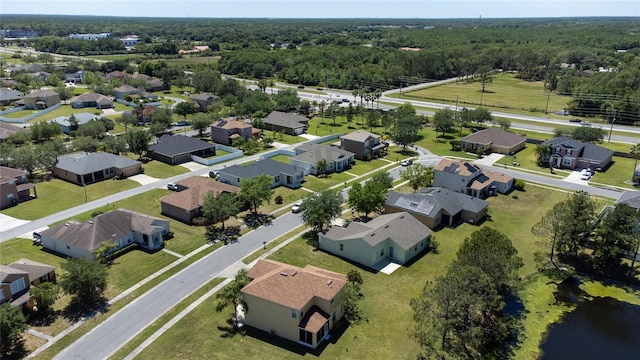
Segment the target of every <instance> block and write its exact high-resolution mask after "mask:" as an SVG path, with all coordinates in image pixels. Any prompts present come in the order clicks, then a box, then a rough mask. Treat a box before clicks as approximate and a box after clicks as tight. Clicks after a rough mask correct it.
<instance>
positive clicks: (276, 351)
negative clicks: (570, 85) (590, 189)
mask: <svg viewBox="0 0 640 360" xmlns="http://www.w3.org/2000/svg"><path fill="white" fill-rule="evenodd" d="M517 194H518V197H519V198H518V199H513V198H511V197H510V196H498V197H492V198H490V199H489V202H490V207H491V209H492V221H488V222H486V223H485V224H483V225H482V226H491V227H496V228H497V229H499V230H500V231H502V232H504V233H505V234H506V235H508V236H509V237H510V238H511V239H512V241H513V242H514V245H515V246H516V248H517V249H518V251H519V255H520V256H522V257H523V259H524V262H525V267H524V268H523V269H522V270H521V272H520V274H521V276H523V277H525V276H528V275H531V274H534V273H535V264H534V261H533V254H534V252H535V251H536V250H537V245H536V238H535V237H534V236H533V235H532V234H531V233H530V232H529V229H530V228H531V226H532V225H533V224H534V223H535V222H536V221H537V219H539V218H540V216H542V214H544V213H545V212H546V211H547V210H548V209H549V208H550V207H551V206H553V205H554V204H555V203H556V202H557V201H560V200H562V199H563V198H564V196H563V195H562V194H561V193H557V192H554V191H551V190H546V189H541V188H537V187H533V186H528V187H527V188H526V191H525V192H518V193H517ZM478 228H479V227H477V226H473V225H468V224H463V225H461V226H459V227H457V228H455V229H448V228H446V229H442V230H440V231H438V232H437V233H436V238H437V239H438V242H439V243H440V246H439V253H437V254H435V253H427V254H424V255H423V256H422V257H420V258H419V259H418V260H417V261H415V262H414V263H412V264H411V265H410V266H409V267H406V266H403V267H401V268H400V269H399V270H397V271H396V272H394V273H393V274H391V275H385V274H382V273H371V272H368V271H366V270H363V269H360V272H361V273H362V275H363V277H364V285H363V293H364V294H365V298H364V301H363V303H362V309H363V310H364V311H365V314H366V315H367V316H368V318H369V321H368V322H366V323H363V324H361V325H357V326H351V327H349V328H348V329H346V331H345V332H344V333H343V334H341V335H340V336H339V337H337V338H334V337H332V339H331V340H330V341H329V344H327V346H326V348H324V349H323V351H322V352H321V353H320V354H316V353H307V352H305V351H304V349H302V348H300V347H298V346H297V345H294V344H292V343H289V342H285V341H281V340H279V339H277V338H270V337H268V336H265V335H264V334H260V333H258V334H254V333H253V332H251V334H250V335H247V336H241V335H235V336H233V337H228V336H227V335H228V333H227V332H226V331H224V329H225V328H226V326H227V323H226V320H227V319H228V318H229V317H230V316H231V311H230V310H227V311H225V312H223V313H217V312H216V311H215V309H214V307H215V301H213V300H212V301H207V302H205V303H204V304H203V305H200V306H199V307H198V308H196V309H195V310H194V311H193V312H192V313H191V314H189V315H188V316H187V317H185V318H184V319H183V320H181V321H179V322H178V323H177V324H176V325H175V326H174V327H172V328H171V329H170V330H169V331H168V332H166V333H165V334H164V335H162V336H161V337H160V338H159V339H158V340H156V341H155V342H154V343H153V344H152V345H151V346H150V347H149V348H147V349H146V350H145V351H144V352H143V353H142V354H141V357H142V358H157V357H168V358H181V359H201V358H210V357H211V356H214V355H213V354H215V358H216V359H232V358H238V357H239V358H254V357H257V356H260V358H261V359H299V358H302V357H306V356H313V357H316V356H317V357H319V358H325V359H338V358H340V359H355V358H358V359H359V358H375V359H391V358H393V359H415V356H416V353H417V351H418V346H417V344H416V343H415V341H414V340H413V339H412V338H411V337H410V336H409V335H408V330H409V328H410V327H411V326H412V324H413V320H412V317H411V316H412V313H411V308H410V306H409V301H410V300H411V298H413V297H415V296H417V295H418V294H419V293H420V291H421V289H422V287H423V286H424V284H425V282H426V281H429V280H433V279H435V277H436V276H438V275H441V274H443V273H444V272H445V271H446V268H447V266H448V265H449V264H450V262H451V260H452V259H453V258H454V256H455V252H456V250H457V248H458V246H459V244H460V243H461V242H462V240H463V239H464V238H465V237H467V236H469V235H470V234H471V232H473V231H475V230H477V229H478ZM252 258H253V257H252ZM270 258H272V259H274V260H278V261H283V262H287V263H290V264H293V265H297V266H305V265H306V264H312V265H315V266H319V267H323V268H326V269H329V270H333V271H338V272H341V273H346V272H348V271H349V270H350V269H353V268H354V267H355V265H354V264H351V263H349V262H346V261H344V260H342V259H339V258H337V257H335V256H332V255H329V254H327V253H324V252H322V251H313V249H312V248H311V247H310V246H309V245H308V244H306V242H305V241H304V240H303V239H301V238H299V239H297V240H295V241H294V242H292V243H290V244H289V245H287V246H285V247H284V248H283V249H282V250H281V251H279V252H278V253H276V254H274V255H272V256H271V257H270ZM247 260H250V259H247ZM535 347H536V348H537V343H536V345H535Z"/></svg>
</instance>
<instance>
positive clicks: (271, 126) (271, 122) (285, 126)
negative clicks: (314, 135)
mask: <svg viewBox="0 0 640 360" xmlns="http://www.w3.org/2000/svg"><path fill="white" fill-rule="evenodd" d="M262 121H263V123H264V127H265V129H268V130H273V131H276V132H280V131H284V132H286V133H287V134H289V135H301V134H304V131H305V129H306V128H307V124H308V123H309V119H307V118H306V117H304V116H302V115H298V114H293V113H285V112H282V111H272V112H271V113H270V114H269V115H267V117H265V118H264V119H263V120H262Z"/></svg>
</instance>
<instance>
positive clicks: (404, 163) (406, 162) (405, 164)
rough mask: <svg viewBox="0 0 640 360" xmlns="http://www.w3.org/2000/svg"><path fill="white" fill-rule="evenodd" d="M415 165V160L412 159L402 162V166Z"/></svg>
mask: <svg viewBox="0 0 640 360" xmlns="http://www.w3.org/2000/svg"><path fill="white" fill-rule="evenodd" d="M412 164H413V160H411V159H407V160H402V162H401V163H400V165H402V166H409V165H412Z"/></svg>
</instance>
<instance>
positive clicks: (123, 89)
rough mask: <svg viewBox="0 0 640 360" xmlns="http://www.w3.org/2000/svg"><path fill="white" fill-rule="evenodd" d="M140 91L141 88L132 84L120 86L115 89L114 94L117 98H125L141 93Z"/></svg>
mask: <svg viewBox="0 0 640 360" xmlns="http://www.w3.org/2000/svg"><path fill="white" fill-rule="evenodd" d="M140 92H141V90H140V89H138V88H134V87H133V86H131V85H122V86H120V87H117V88H115V89H113V96H115V97H116V99H120V100H124V98H125V96H127V95H129V96H133V95H138V94H140Z"/></svg>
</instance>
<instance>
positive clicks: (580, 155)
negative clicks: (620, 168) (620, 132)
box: [542, 137, 613, 169]
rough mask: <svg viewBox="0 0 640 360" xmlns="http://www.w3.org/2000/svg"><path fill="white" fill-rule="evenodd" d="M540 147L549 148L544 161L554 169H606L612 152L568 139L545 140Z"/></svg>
mask: <svg viewBox="0 0 640 360" xmlns="http://www.w3.org/2000/svg"><path fill="white" fill-rule="evenodd" d="M542 145H548V146H549V147H550V148H551V155H550V156H549V158H548V159H546V161H548V162H549V164H550V165H551V166H553V167H555V168H563V169H578V168H584V169H586V168H596V169H604V168H606V167H607V166H608V165H609V163H610V162H611V159H612V157H613V150H609V149H606V148H603V147H602V146H598V145H595V144H592V143H585V142H581V141H578V140H574V139H572V138H568V137H557V138H553V139H550V140H547V141H545V142H543V143H542Z"/></svg>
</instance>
